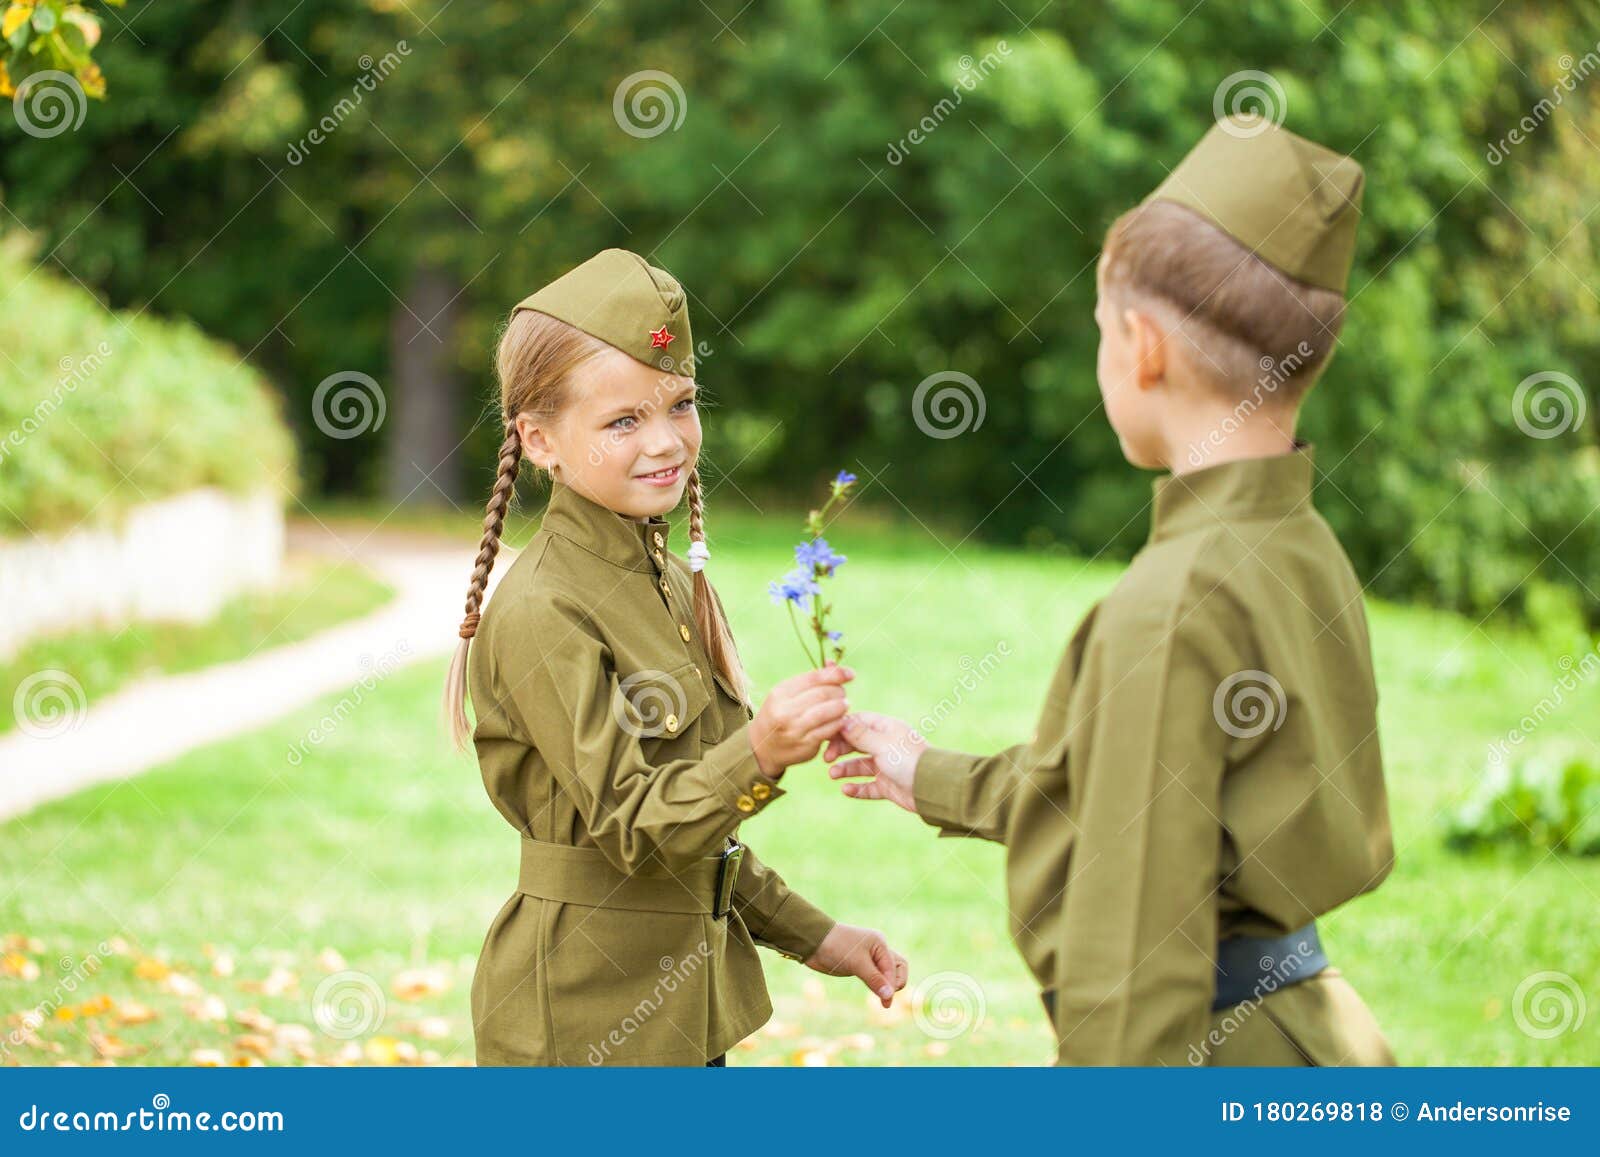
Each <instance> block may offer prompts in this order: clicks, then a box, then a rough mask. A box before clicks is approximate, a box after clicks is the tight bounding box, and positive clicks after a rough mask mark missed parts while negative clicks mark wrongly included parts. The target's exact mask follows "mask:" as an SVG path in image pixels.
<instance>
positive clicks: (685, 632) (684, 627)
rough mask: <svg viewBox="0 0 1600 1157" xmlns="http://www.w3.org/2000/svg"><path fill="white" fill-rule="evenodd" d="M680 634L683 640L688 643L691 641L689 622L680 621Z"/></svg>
mask: <svg viewBox="0 0 1600 1157" xmlns="http://www.w3.org/2000/svg"><path fill="white" fill-rule="evenodd" d="M678 634H680V635H682V636H683V641H684V642H685V643H687V642H688V641H689V625H688V624H687V623H679V624H678Z"/></svg>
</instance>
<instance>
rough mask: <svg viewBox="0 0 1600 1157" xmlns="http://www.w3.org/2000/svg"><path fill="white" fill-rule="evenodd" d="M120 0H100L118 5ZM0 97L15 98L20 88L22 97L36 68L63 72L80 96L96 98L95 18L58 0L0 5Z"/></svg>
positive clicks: (102, 86)
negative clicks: (1, 46)
mask: <svg viewBox="0 0 1600 1157" xmlns="http://www.w3.org/2000/svg"><path fill="white" fill-rule="evenodd" d="M125 2H126V0H105V4H106V5H107V7H111V8H121V7H122V6H123V4H124V3H125ZM0 41H4V42H5V46H4V50H3V51H4V53H5V55H4V57H3V58H0V96H15V95H16V94H17V90H18V89H19V88H21V89H23V90H24V91H23V99H24V100H26V99H28V97H27V92H26V89H27V87H28V85H27V81H28V78H29V77H31V76H33V75H34V74H35V73H40V72H58V73H66V74H67V75H69V76H71V77H72V78H73V79H74V80H75V81H76V82H77V84H78V87H79V88H80V89H81V90H82V91H83V94H84V95H85V96H92V97H94V98H95V99H97V100H102V99H104V98H105V95H106V78H105V75H104V74H103V73H102V72H101V71H100V66H99V65H98V64H96V63H95V62H94V47H95V45H97V44H99V43H100V20H99V18H98V17H96V16H95V15H94V14H93V13H92V12H90V11H89V10H88V9H87V8H85V7H84V6H83V5H82V4H66V3H63V2H62V0H30V2H27V3H21V2H13V3H11V4H8V5H6V6H5V7H4V8H3V9H0Z"/></svg>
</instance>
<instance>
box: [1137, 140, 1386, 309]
mask: <svg viewBox="0 0 1600 1157" xmlns="http://www.w3.org/2000/svg"><path fill="white" fill-rule="evenodd" d="M1363 182H1364V174H1363V172H1362V169H1361V165H1360V164H1359V163H1358V162H1356V161H1355V160H1353V159H1352V158H1350V157H1347V156H1344V155H1343V154H1342V153H1336V152H1334V151H1333V150H1332V149H1327V148H1324V147H1323V146H1321V145H1319V144H1317V143H1316V142H1315V141H1308V140H1306V139H1305V138H1304V137H1301V136H1296V135H1295V134H1294V133H1292V132H1290V131H1289V130H1288V129H1286V128H1283V127H1282V126H1280V125H1278V124H1276V123H1275V122H1273V121H1271V120H1268V119H1266V118H1264V117H1262V116H1260V115H1259V114H1255V113H1246V114H1235V115H1232V116H1228V117H1225V118H1223V119H1222V120H1220V121H1218V122H1217V123H1216V124H1215V125H1213V126H1212V128H1211V131H1210V132H1208V133H1206V135H1205V136H1204V137H1202V138H1201V139H1200V143H1199V144H1197V145H1196V146H1195V147H1194V148H1193V149H1191V150H1190V151H1189V155H1188V156H1186V157H1184V158H1183V160H1182V161H1180V162H1179V164H1178V167H1177V168H1175V169H1173V170H1172V172H1171V173H1169V174H1168V175H1167V179H1166V180H1165V181H1163V182H1161V184H1160V186H1159V187H1157V189H1156V191H1155V192H1153V193H1151V194H1150V196H1149V197H1147V198H1145V200H1146V201H1147V202H1149V201H1156V200H1162V201H1174V202H1176V203H1177V204H1179V205H1183V206H1185V207H1187V208H1189V209H1192V210H1194V211H1195V212H1197V213H1199V214H1200V215H1201V216H1203V217H1205V218H1207V219H1208V220H1210V221H1211V222H1213V223H1214V224H1215V225H1216V226H1217V227H1218V228H1220V229H1221V230H1222V231H1223V232H1225V233H1227V234H1228V235H1229V236H1230V237H1232V238H1233V239H1234V240H1236V241H1238V242H1239V244H1241V245H1244V246H1246V247H1248V248H1249V249H1250V250H1251V251H1252V252H1253V253H1255V255H1256V256H1258V257H1260V258H1261V259H1262V260H1263V261H1265V262H1267V263H1268V264H1270V265H1273V266H1275V267H1276V268H1278V269H1279V270H1281V271H1282V272H1284V273H1287V274H1288V275H1289V276H1290V277H1293V278H1296V279H1297V280H1300V281H1304V282H1307V283H1309V284H1311V285H1316V286H1320V287H1322V288H1323V289H1331V290H1333V291H1334V292H1336V293H1343V292H1344V291H1345V285H1346V282H1347V281H1348V280H1349V276H1350V262H1351V259H1352V258H1353V257H1354V256H1355V249H1356V224H1357V222H1358V221H1359V219H1360V217H1361V190H1362V185H1363Z"/></svg>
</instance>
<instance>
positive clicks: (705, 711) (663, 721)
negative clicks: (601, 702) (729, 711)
mask: <svg viewBox="0 0 1600 1157" xmlns="http://www.w3.org/2000/svg"><path fill="white" fill-rule="evenodd" d="M710 683H711V681H710V680H709V679H708V678H707V677H706V674H705V672H704V671H703V670H702V669H701V668H700V667H699V666H698V665H696V664H694V663H685V664H683V665H682V666H681V667H677V668H675V669H673V670H671V671H661V670H655V669H649V668H647V669H644V670H640V671H635V672H633V673H632V674H630V675H625V676H623V677H622V679H620V680H619V681H618V683H617V688H616V695H615V699H614V701H613V704H612V716H613V718H615V720H616V722H617V725H618V726H619V727H621V728H622V729H623V730H624V731H626V732H627V733H628V734H630V735H633V736H635V737H636V738H637V739H638V740H639V742H640V745H641V746H642V747H643V749H644V751H645V753H646V755H647V756H649V757H650V758H651V759H652V760H664V759H682V758H689V759H693V758H696V757H698V756H699V754H700V749H701V748H702V747H704V746H707V745H709V744H713V743H719V742H721V740H722V738H723V736H724V735H725V734H726V732H727V730H728V728H727V726H726V714H725V708H724V705H723V704H722V703H721V702H718V700H721V699H723V698H724V696H723V695H722V694H720V693H718V694H714V693H713V690H712V686H711V685H710Z"/></svg>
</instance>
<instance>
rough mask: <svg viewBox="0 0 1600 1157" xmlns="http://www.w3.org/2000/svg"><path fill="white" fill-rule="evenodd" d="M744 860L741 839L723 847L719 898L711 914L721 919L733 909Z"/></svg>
mask: <svg viewBox="0 0 1600 1157" xmlns="http://www.w3.org/2000/svg"><path fill="white" fill-rule="evenodd" d="M743 862H744V845H743V844H741V843H739V841H737V840H734V841H732V842H730V843H729V844H728V846H727V847H725V848H723V849H722V859H721V860H720V862H718V864H717V898H716V899H715V900H714V901H713V902H712V905H711V915H712V916H714V917H716V918H717V919H719V920H720V919H721V918H722V917H724V916H726V915H727V914H728V913H729V912H731V911H733V890H734V888H735V887H736V886H737V885H738V883H739V865H740V864H741V863H743Z"/></svg>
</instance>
